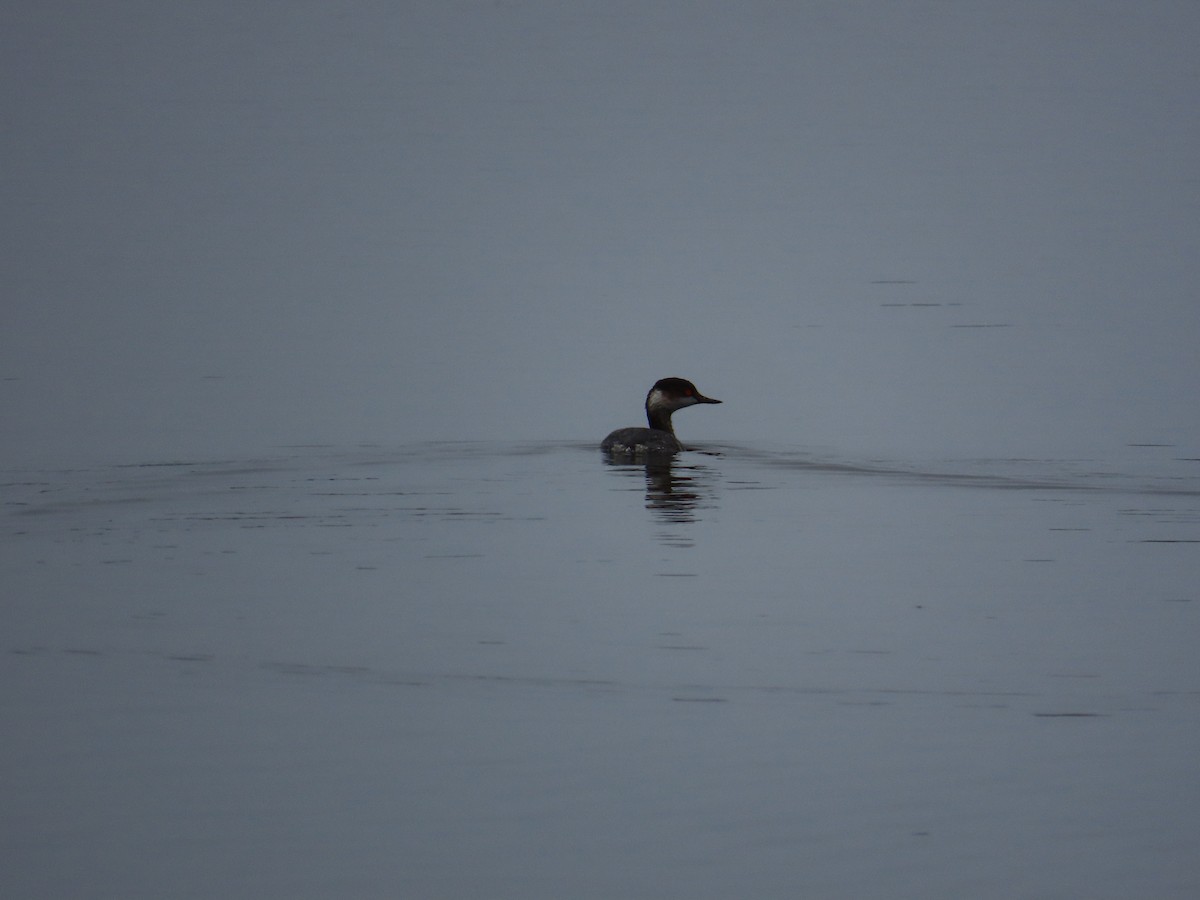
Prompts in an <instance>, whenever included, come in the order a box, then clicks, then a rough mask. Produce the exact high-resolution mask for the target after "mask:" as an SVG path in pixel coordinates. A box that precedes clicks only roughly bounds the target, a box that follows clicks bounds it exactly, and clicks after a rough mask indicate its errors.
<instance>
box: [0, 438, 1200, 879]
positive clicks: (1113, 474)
mask: <svg viewBox="0 0 1200 900" xmlns="http://www.w3.org/2000/svg"><path fill="white" fill-rule="evenodd" d="M2 480H3V484H2V492H3V493H2V496H3V501H4V506H3V529H4V539H3V542H2V543H0V561H2V572H3V580H4V584H5V595H6V600H5V610H6V611H5V626H4V629H3V638H2V649H3V654H2V655H0V666H2V667H3V671H2V672H0V685H2V686H3V687H0V691H2V697H3V709H4V710H5V718H6V722H7V727H6V734H7V736H6V739H5V741H4V742H3V744H2V745H0V746H2V747H3V749H2V750H0V753H2V754H3V770H4V771H5V772H6V773H7V778H6V781H7V784H6V787H5V798H6V799H5V805H6V815H5V816H4V817H3V827H4V844H5V846H6V848H8V849H7V852H6V862H5V866H4V875H3V881H4V884H5V886H6V893H9V894H11V895H13V896H53V895H66V894H75V893H77V892H78V888H79V885H88V886H89V890H90V891H91V893H92V895H95V896H178V897H189V896H194V897H208V896H217V895H220V896H230V897H237V896H246V897H249V896H283V895H287V896H296V897H314V898H315V897H328V896H334V895H340V896H357V897H385V896H388V897H391V896H414V897H417V896H419V897H436V896H477V897H484V896H486V897H532V896H570V897H597V898H600V897H613V896H623V897H661V896H689V897H713V898H717V897H729V896H757V897H795V896H814V897H815V896H819V897H880V898H884V897H887V898H894V897H924V896H972V897H997V898H998V897H1011V896H1036V897H1063V898H1066V897H1079V896H1088V897H1096V898H1105V897H1112V898H1118V897H1121V898H1123V897H1129V896H1134V895H1141V896H1155V897H1190V896H1194V895H1195V894H1196V892H1197V890H1198V889H1200V872H1198V871H1197V869H1196V866H1195V861H1194V846H1193V844H1194V842H1193V841H1192V840H1191V835H1193V834H1194V833H1195V829H1196V826H1197V813H1196V810H1197V809H1198V808H1200V803H1198V802H1197V801H1198V800H1200V790H1198V788H1197V785H1198V784H1200V782H1197V779H1196V777H1195V774H1196V766H1195V752H1194V751H1195V747H1196V745H1197V739H1198V738H1200V720H1198V712H1200V709H1198V703H1200V670H1198V667H1197V664H1196V656H1195V646H1196V640H1197V637H1198V632H1200V619H1198V618H1197V616H1198V615H1200V603H1198V602H1197V601H1200V594H1198V593H1197V584H1200V578H1197V575H1198V574H1200V463H1198V462H1197V461H1196V460H1195V459H1189V458H1185V457H1184V456H1183V455H1181V453H1180V451H1179V450H1177V449H1175V448H1170V447H1131V448H1128V449H1127V452H1126V453H1125V454H1124V455H1123V456H1122V458H1121V460H1120V461H1119V462H1102V461H1098V460H1030V459H983V460H975V459H960V460H936V459H928V460H921V459H857V458H849V457H846V456H839V455H837V454H835V453H832V452H827V453H819V454H818V453H813V452H811V451H809V450H806V449H802V448H796V447H786V446H775V447H769V448H764V447H746V446H734V445H704V446H702V447H701V449H700V451H698V452H692V453H688V454H686V455H684V456H682V457H680V458H679V459H678V460H677V461H676V462H675V463H674V464H673V465H671V466H667V467H660V468H657V469H654V470H648V469H647V468H645V467H642V466H629V465H616V466H614V465H610V464H607V463H606V462H605V461H604V460H603V459H602V458H601V456H600V454H599V453H598V452H597V451H596V450H595V448H594V446H592V445H583V444H576V443H519V444H514V443H449V444H431V443H420V444H411V445H399V446H391V447H387V446H373V447H336V446H327V447H296V448H289V449H286V450H279V451H277V452H276V453H274V454H272V455H270V456H264V457H262V458H254V459H228V460H185V459H165V460H161V461H157V462H152V463H143V464H136V465H120V466H96V467H88V468H76V469H39V468H22V469H13V470H8V471H6V472H5V473H4V474H3V479H2Z"/></svg>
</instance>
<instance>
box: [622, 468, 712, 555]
mask: <svg viewBox="0 0 1200 900" xmlns="http://www.w3.org/2000/svg"><path fill="white" fill-rule="evenodd" d="M605 462H606V464H607V465H609V466H611V467H613V469H615V470H616V471H618V472H620V473H621V474H623V475H628V476H630V477H639V476H641V477H644V478H645V482H646V509H648V510H651V511H652V512H653V513H654V516H655V518H656V519H658V520H659V521H660V522H661V523H663V524H667V525H685V524H689V523H692V522H695V521H696V520H697V519H698V518H699V513H700V511H701V510H704V509H711V508H713V507H714V506H715V505H716V473H715V472H714V471H713V470H712V469H711V468H710V467H709V466H706V465H704V464H700V463H681V462H679V460H678V457H676V456H666V457H651V458H649V459H646V460H637V461H634V460H631V459H629V458H620V457H605ZM663 537H665V538H667V539H669V540H670V541H672V542H675V541H677V540H679V539H680V538H681V535H679V534H678V533H673V534H670V535H663ZM689 543H690V542H689Z"/></svg>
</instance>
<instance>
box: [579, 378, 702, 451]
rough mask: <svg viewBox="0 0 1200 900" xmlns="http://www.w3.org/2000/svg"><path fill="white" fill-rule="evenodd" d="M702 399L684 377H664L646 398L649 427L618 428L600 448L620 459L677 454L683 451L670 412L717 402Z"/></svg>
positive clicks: (655, 383) (656, 383) (694, 387)
mask: <svg viewBox="0 0 1200 900" xmlns="http://www.w3.org/2000/svg"><path fill="white" fill-rule="evenodd" d="M720 402H721V401H720V400H714V399H713V398H712V397H705V396H704V395H703V394H701V393H700V392H699V391H698V390H696V386H695V385H694V384H692V383H691V382H690V381H688V380H687V379H684V378H663V379H662V380H660V381H656V382H654V387H652V388H650V393H648V394H647V395H646V421H647V422H648V423H649V424H650V427H649V428H618V429H617V430H616V431H614V432H613V433H612V434H610V435H609V436H608V437H606V438H605V439H604V441H603V442H602V443H601V444H600V449H601V450H603V451H604V452H605V453H612V454H616V455H619V456H642V455H645V454H666V453H678V452H679V451H680V450H682V449H684V447H683V444H681V443H679V439H678V438H677V437H675V429H674V428H672V427H671V413H673V412H675V410H677V409H683V408H684V407H685V406H695V405H696V404H697V403H720Z"/></svg>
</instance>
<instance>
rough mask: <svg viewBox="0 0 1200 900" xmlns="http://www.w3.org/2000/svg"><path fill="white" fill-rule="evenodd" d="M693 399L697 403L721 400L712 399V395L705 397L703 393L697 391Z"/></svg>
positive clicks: (718, 401)
mask: <svg viewBox="0 0 1200 900" xmlns="http://www.w3.org/2000/svg"><path fill="white" fill-rule="evenodd" d="M695 400H696V402H697V403H720V402H721V401H720V400H714V399H713V398H712V397H705V396H704V395H703V394H701V393H699V392H697V393H696V397H695Z"/></svg>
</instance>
